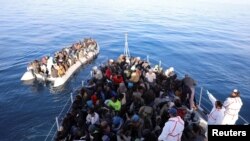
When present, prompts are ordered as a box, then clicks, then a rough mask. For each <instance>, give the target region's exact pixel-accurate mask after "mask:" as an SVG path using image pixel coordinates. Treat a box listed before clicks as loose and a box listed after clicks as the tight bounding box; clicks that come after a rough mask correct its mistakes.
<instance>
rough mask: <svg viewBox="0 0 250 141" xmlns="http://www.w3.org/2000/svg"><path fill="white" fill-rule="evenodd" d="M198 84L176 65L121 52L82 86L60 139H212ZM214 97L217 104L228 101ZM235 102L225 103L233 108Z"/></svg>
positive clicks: (94, 70) (169, 140)
mask: <svg viewBox="0 0 250 141" xmlns="http://www.w3.org/2000/svg"><path fill="white" fill-rule="evenodd" d="M196 85H197V82H196V81H195V80H194V79H192V78H191V77H190V76H189V75H185V77H184V78H177V74H176V73H175V71H174V68H173V67H170V68H168V69H167V70H166V71H163V68H161V67H160V66H158V65H156V66H155V67H152V66H150V64H149V63H148V62H147V61H145V60H141V59H140V57H132V58H129V59H128V58H126V56H124V55H120V56H119V58H118V59H117V60H112V59H110V60H108V61H107V63H106V64H103V65H101V66H94V67H93V69H92V77H91V79H89V80H88V81H87V84H86V85H84V86H83V87H82V88H81V89H80V90H79V92H78V94H77V96H76V98H75V100H74V102H73V104H72V106H71V109H70V112H68V113H67V115H66V116H65V117H64V118H63V121H62V124H61V127H60V130H59V131H58V132H57V135H56V138H55V140H57V141H61V140H82V141H84V140H86V141H157V140H162V141H180V140H183V141H193V140H206V136H205V132H206V131H205V130H204V128H203V127H201V125H200V124H199V116H198V115H197V111H196V110H197V107H196V102H195V95H194V94H195V86H196ZM234 92H236V91H234ZM209 97H210V98H211V96H209ZM214 101H215V104H216V105H217V106H216V108H217V107H221V106H222V103H221V102H218V101H216V100H214ZM229 101H230V102H231V101H235V102H236V101H240V100H238V99H237V100H236V99H235V100H229ZM230 102H225V107H230V108H232V105H231V106H230V104H232V103H230ZM234 107H235V106H234ZM235 108H236V107H235ZM232 110H233V109H229V110H228V111H225V113H229V114H230V112H231V111H232ZM214 111H217V110H214ZM213 116H214V115H211V114H210V115H209V118H211V117H213ZM225 118H226V116H225ZM208 122H209V121H208ZM209 123H210V122H209Z"/></svg>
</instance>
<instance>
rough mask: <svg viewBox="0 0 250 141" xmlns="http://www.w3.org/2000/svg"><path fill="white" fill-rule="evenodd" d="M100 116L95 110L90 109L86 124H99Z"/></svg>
mask: <svg viewBox="0 0 250 141" xmlns="http://www.w3.org/2000/svg"><path fill="white" fill-rule="evenodd" d="M99 120H100V119H99V115H98V114H97V113H96V112H95V111H94V109H93V108H90V109H89V111H88V115H87V117H86V123H87V124H88V125H90V124H99V123H100V121H99Z"/></svg>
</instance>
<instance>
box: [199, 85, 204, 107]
mask: <svg viewBox="0 0 250 141" xmlns="http://www.w3.org/2000/svg"><path fill="white" fill-rule="evenodd" d="M202 89H203V87H201V91H200V98H199V107H200V106H201V97H202Z"/></svg>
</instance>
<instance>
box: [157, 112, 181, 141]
mask: <svg viewBox="0 0 250 141" xmlns="http://www.w3.org/2000/svg"><path fill="white" fill-rule="evenodd" d="M168 113H169V115H170V118H169V119H168V121H167V122H166V123H165V126H164V127H163V130H162V132H161V134H160V136H159V137H158V141H181V136H182V133H183V130H184V121H183V120H182V119H181V117H180V116H177V110H176V109H175V108H171V109H169V111H168Z"/></svg>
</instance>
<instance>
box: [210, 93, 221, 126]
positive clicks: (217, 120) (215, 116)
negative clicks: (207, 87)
mask: <svg viewBox="0 0 250 141" xmlns="http://www.w3.org/2000/svg"><path fill="white" fill-rule="evenodd" d="M207 95H208V98H209V100H210V101H211V102H212V104H213V109H212V110H211V112H210V114H209V115H208V125H220V124H222V120H223V118H224V112H225V108H224V107H223V105H222V102H221V101H219V100H216V98H215V97H214V96H213V95H212V94H211V93H210V92H209V91H207Z"/></svg>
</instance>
